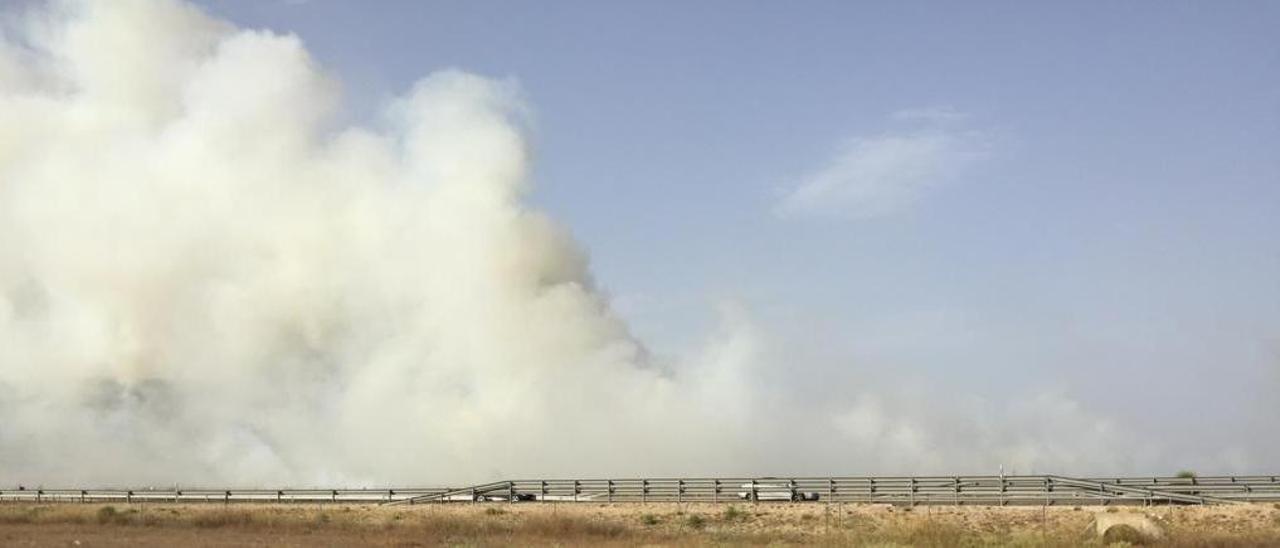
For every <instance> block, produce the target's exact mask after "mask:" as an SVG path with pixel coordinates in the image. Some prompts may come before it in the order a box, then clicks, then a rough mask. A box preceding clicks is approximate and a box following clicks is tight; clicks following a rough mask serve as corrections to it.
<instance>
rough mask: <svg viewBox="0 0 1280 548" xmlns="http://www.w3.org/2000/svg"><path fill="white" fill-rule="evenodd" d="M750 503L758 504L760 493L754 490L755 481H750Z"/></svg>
mask: <svg viewBox="0 0 1280 548" xmlns="http://www.w3.org/2000/svg"><path fill="white" fill-rule="evenodd" d="M751 502H753V503H754V502H760V492H759V491H758V490H756V480H754V479H753V480H751Z"/></svg>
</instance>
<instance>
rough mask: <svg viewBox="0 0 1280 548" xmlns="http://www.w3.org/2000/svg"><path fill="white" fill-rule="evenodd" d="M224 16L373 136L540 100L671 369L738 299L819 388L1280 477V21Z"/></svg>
mask: <svg viewBox="0 0 1280 548" xmlns="http://www.w3.org/2000/svg"><path fill="white" fill-rule="evenodd" d="M202 4H203V5H204V6H205V7H206V8H208V9H209V10H210V11H211V12H212V13H214V14H216V15H219V16H222V17H225V18H228V19H230V20H232V21H235V22H236V23H237V24H239V25H241V26H248V27H266V28H270V29H273V30H275V31H278V32H291V33H296V34H297V35H299V36H300V37H301V38H302V39H303V40H304V41H305V43H306V44H307V47H308V49H309V50H310V51H311V52H312V54H313V55H315V57H316V58H317V60H318V61H319V62H320V63H321V64H323V65H324V66H326V67H327V68H328V69H329V70H331V71H333V72H334V73H335V74H336V75H338V76H340V78H341V80H342V81H343V85H344V92H345V94H346V96H347V98H348V107H349V111H348V112H347V115H348V116H349V117H350V118H351V119H353V120H356V121H366V122H368V123H377V116H376V112H377V109H378V108H380V107H379V105H380V104H381V103H382V102H384V101H385V100H386V99H388V98H391V97H393V96H395V95H397V94H400V93H402V92H404V91H405V90H406V89H407V88H408V87H409V86H410V85H411V84H412V83H413V82H414V81H415V80H417V79H418V78H420V77H422V76H424V75H426V74H428V73H430V72H432V71H436V70H440V69H444V68H449V67H456V68H460V69H464V70H467V71H471V72H476V73H479V74H483V75H486V76H491V77H500V78H502V77H506V78H511V79H513V80H515V81H517V82H518V83H519V85H520V86H521V88H522V89H523V90H524V92H525V94H526V96H527V98H528V100H529V102H530V104H531V105H532V106H533V108H534V110H535V115H534V119H535V122H534V141H535V143H536V147H537V167H536V178H537V181H536V185H537V187H536V190H535V192H534V196H533V197H532V199H533V201H534V202H535V203H536V204H537V205H538V206H539V207H541V208H544V209H546V210H548V211H549V212H550V213H551V214H552V215H553V216H554V217H555V218H556V219H558V220H559V221H560V222H562V223H564V224H565V225H567V226H568V227H569V228H570V229H571V230H572V232H573V234H574V235H575V237H576V238H577V239H578V240H579V241H580V242H581V243H582V244H583V245H584V246H585V248H586V249H587V250H588V251H589V253H590V255H591V260H592V268H593V270H594V272H595V274H596V276H597V280H598V282H599V283H600V285H601V286H602V287H603V288H605V289H606V290H607V291H608V292H609V294H610V295H612V297H613V299H614V302H615V304H616V306H617V308H618V309H619V310H620V311H621V313H622V314H623V315H624V316H625V317H626V318H627V319H628V320H629V321H630V323H631V325H632V327H633V329H634V330H635V331H636V332H637V334H638V335H640V337H641V338H642V339H643V340H644V341H645V342H646V343H647V344H648V345H650V346H651V347H652V348H653V349H654V351H655V352H657V353H658V354H660V355H662V354H678V353H680V352H683V351H686V350H687V349H689V348H691V347H693V346H695V345H696V344H697V343H698V341H700V340H702V339H703V338H704V337H705V336H706V334H707V333H708V332H709V331H710V330H712V329H713V328H714V325H715V323H716V321H717V320H716V315H717V309H718V308H719V307H720V306H721V305H722V303H726V302H728V303H734V306H737V307H740V308H741V309H743V310H745V311H746V314H748V315H749V316H750V317H751V318H752V321H754V322H755V323H757V324H759V325H760V326H761V327H762V330H763V331H765V332H767V333H769V334H770V337H771V338H772V339H773V340H774V343H775V344H776V345H777V346H778V347H780V348H784V349H786V350H785V353H786V354H787V355H789V356H792V357H794V362H793V363H794V365H790V366H789V367H791V369H789V370H788V371H787V372H786V374H788V375H792V376H793V377H794V378H807V379H813V380H810V381H798V382H800V384H802V385H806V386H808V388H807V389H810V390H814V391H821V390H823V385H824V381H823V380H821V379H826V378H845V377H849V378H862V377H866V376H874V377H877V378H882V379H888V380H887V381H886V382H892V381H893V380H895V379H912V378H929V379H932V381H933V382H937V383H938V384H940V385H944V386H958V387H962V388H964V389H965V390H967V391H971V392H975V393H979V394H983V395H985V396H987V397H993V398H998V397H1000V395H1001V394H1004V393H1007V392H1008V391H1016V390H1020V389H1024V388H1027V387H1039V388H1043V387H1046V386H1049V387H1054V388H1055V389H1058V390H1062V391H1064V392H1066V393H1069V394H1071V395H1072V397H1074V398H1076V399H1078V400H1080V401H1081V402H1083V403H1084V405H1086V406H1088V407H1089V408H1091V409H1095V410H1097V411H1098V412H1099V413H1101V414H1103V415H1107V416H1115V417H1118V418H1120V419H1121V420H1123V421H1125V422H1126V423H1128V424H1132V425H1135V426H1136V427H1138V428H1151V429H1155V430H1157V431H1163V432H1169V433H1171V434H1172V433H1189V434H1190V435H1189V436H1187V438H1186V441H1177V438H1178V437H1177V436H1172V437H1173V438H1174V441H1172V442H1170V446H1171V447H1172V448H1174V449H1177V448H1179V447H1180V445H1179V444H1185V445H1187V446H1190V445H1191V444H1200V443H1210V444H1223V445H1229V444H1243V445H1242V447H1243V448H1244V449H1243V450H1245V451H1247V452H1250V453H1251V454H1253V455H1254V456H1255V457H1262V458H1264V459H1265V458H1270V459H1271V460H1272V461H1274V459H1275V458H1276V457H1278V456H1280V446H1277V445H1276V444H1275V442H1267V441H1256V440H1255V441H1250V440H1249V439H1248V438H1250V437H1251V436H1253V435H1256V433H1258V432H1262V431H1266V429H1268V428H1270V429H1272V430H1274V428H1275V425H1276V419H1277V417H1280V404H1277V403H1276V402H1275V400H1274V396H1273V394H1274V393H1275V390H1276V389H1277V388H1280V34H1278V33H1277V32H1276V29H1277V28H1280V4H1277V3H1274V2H1212V3H1211V2H1200V3H1191V2H1128V3H1114V2H1079V3H1062V4H1060V5H1046V4H1042V3H1020V2H984V3H964V4H960V3H942V2H938V3H932V2H885V3H879V4H872V3H854V2H817V1H814V2H803V3H795V2H773V3H765V2H729V1H724V2H713V1H704V2H696V3H695V2H628V3H624V2H554V3H549V2H390V1H388V2H378V3H367V2H339V1H336V0H311V1H307V2H298V1H294V2H265V1H258V0H252V1H251V0H204V1H203V2H202ZM805 189H808V190H805ZM796 196H803V197H802V198H796ZM1208 386H1218V387H1222V389H1223V392H1222V393H1223V394H1225V396H1221V397H1214V398H1209V399H1208V400H1206V398H1205V396H1204V395H1203V390H1204V389H1205V388H1206V387H1208ZM1170 424H1175V425H1177V428H1170V427H1169V426H1168V425H1170ZM1251 432H1252V433H1253V434H1250V433H1251ZM1268 444H1269V445H1268Z"/></svg>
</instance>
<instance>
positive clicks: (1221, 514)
mask: <svg viewBox="0 0 1280 548" xmlns="http://www.w3.org/2000/svg"><path fill="white" fill-rule="evenodd" d="M905 510H906V509H904V508H893V507H887V506H875V505H851V504H832V505H827V504H785V503H783V504H763V503H762V504H748V505H739V506H723V505H711V504H683V505H676V504H645V505H639V504H617V505H606V504H585V503H583V504H533V503H526V504H481V505H472V504H450V505H423V506H414V507H403V506H400V507H382V506H372V505H370V506H360V505H355V506H339V505H322V506H301V505H299V506H289V505H267V504H263V505H249V504H242V505H231V506H222V505H160V504H151V503H148V504H134V505H119V506H102V505H77V504H64V505H48V504H46V505H27V504H6V505H0V545H9V544H30V543H33V542H34V543H35V544H36V545H52V544H59V545H67V544H70V543H71V542H72V541H74V540H82V541H84V542H85V543H87V544H90V545H109V546H110V545H184V546H213V545H218V546H225V545H244V544H257V545H262V544H270V545H273V546H314V545H379V546H458V545H462V546H507V545H532V546H550V545H559V546H632V545H644V544H656V545H667V546H705V545H732V546H766V545H770V546H788V545H791V546H811V545H826V546H921V547H941V546H948V547H950V546H961V547H964V546H1025V547H1041V546H1043V547H1057V546H1063V547H1065V546H1091V545H1092V546H1103V545H1104V541H1103V539H1098V538H1096V537H1094V536H1092V534H1091V533H1090V532H1088V530H1089V525H1090V523H1091V522H1092V519H1093V516H1094V515H1095V513H1096V512H1106V510H1103V509H1092V508H1090V509H1083V510H1082V509H1073V508H1066V507H1063V508H1048V509H1041V508H989V507H987V508H977V507H917V508H914V509H912V510H911V511H905ZM1143 510H1144V509H1142V508H1129V509H1122V510H1117V511H1119V512H1143ZM1145 513H1146V514H1147V515H1149V516H1151V517H1152V518H1153V519H1155V520H1157V521H1158V522H1159V523H1161V524H1162V526H1164V527H1165V528H1166V529H1167V532H1168V537H1167V538H1166V539H1165V540H1164V541H1163V542H1161V543H1160V545H1161V546H1165V545H1168V546H1178V547H1209V546H1276V545H1280V509H1278V508H1274V507H1272V506H1271V505H1252V506H1245V507H1165V508H1158V509H1147V511H1146V512H1145ZM1112 534H1113V535H1122V534H1123V531H1117V532H1115V533H1112ZM1108 540H1117V541H1121V540H1129V541H1136V540H1137V539H1129V538H1119V537H1117V538H1115V539H1108Z"/></svg>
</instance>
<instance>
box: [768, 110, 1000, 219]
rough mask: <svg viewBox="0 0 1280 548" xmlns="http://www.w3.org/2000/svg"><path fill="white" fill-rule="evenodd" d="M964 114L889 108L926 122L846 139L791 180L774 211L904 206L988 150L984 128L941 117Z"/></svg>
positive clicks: (853, 213) (853, 212) (842, 211)
mask: <svg viewBox="0 0 1280 548" xmlns="http://www.w3.org/2000/svg"><path fill="white" fill-rule="evenodd" d="M965 117H966V115H964V114H963V113H961V112H958V111H955V110H952V109H919V110H911V111H901V112H899V113H896V114H894V116H893V118H894V119H896V120H907V119H910V120H913V121H920V122H926V124H925V126H926V127H924V128H918V127H917V128H912V129H907V130H897V131H889V132H886V133H882V134H880V135H875V136H869V137H855V138H852V139H849V140H848V141H846V142H844V143H843V144H842V145H841V146H840V147H839V149H838V151H837V153H836V154H835V155H834V157H833V158H831V159H830V160H828V161H827V163H826V165H825V166H823V167H822V168H820V169H818V170H816V171H814V172H812V173H811V174H809V175H808V176H805V177H802V178H800V180H799V181H798V182H797V183H795V184H793V185H791V186H790V187H789V190H788V191H787V192H786V194H785V195H784V196H783V197H782V199H781V200H780V201H779V202H778V204H777V205H776V206H775V208H774V213H775V214H777V215H778V216H779V217H782V218H805V217H828V218H845V219H866V218H872V217H881V216H885V215H890V214H893V213H896V212H899V211H901V210H903V209H904V208H906V207H908V206H910V205H911V204H913V203H915V202H916V201H918V200H920V199H921V198H922V197H923V196H925V195H927V194H928V193H929V192H931V191H933V190H935V189H936V188H938V187H940V186H942V185H945V184H946V183H948V182H950V181H951V180H953V179H954V178H955V176H956V175H957V174H959V173H961V172H963V171H964V170H965V169H966V168H967V167H969V166H970V165H971V164H973V163H974V162H975V161H978V160H980V159H982V158H983V157H985V156H986V155H987V154H988V151H989V149H990V145H989V143H990V138H989V135H987V134H986V133H985V132H982V131H978V130H973V129H964V128H956V127H951V126H954V124H943V123H941V121H943V119H944V118H945V119H946V121H948V122H959V121H962V120H964V118H965Z"/></svg>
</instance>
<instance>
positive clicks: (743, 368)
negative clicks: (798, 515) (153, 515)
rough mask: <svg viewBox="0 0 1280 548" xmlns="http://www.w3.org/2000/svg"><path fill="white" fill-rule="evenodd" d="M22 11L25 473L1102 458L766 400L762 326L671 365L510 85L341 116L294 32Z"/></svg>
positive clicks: (5, 415)
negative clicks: (360, 118)
mask: <svg viewBox="0 0 1280 548" xmlns="http://www.w3.org/2000/svg"><path fill="white" fill-rule="evenodd" d="M6 16H7V17H8V19H7V26H6V27H5V34H4V35H3V36H0V484H9V483H18V482H27V483H40V482H43V483H45V484H55V483H56V484H61V485H71V484H100V485H104V484H111V485H118V484H139V483H161V484H172V483H175V482H181V483H185V484H193V483H204V484H215V483H223V484H236V485H267V484H269V485H281V484H294V485H297V484H322V483H329V484H344V485H355V484H373V483H397V484H407V483H431V482H445V481H447V482H450V483H456V482H462V481H468V480H486V479H497V478H501V477H509V476H534V475H541V474H557V475H566V476H567V475H583V476H587V475H642V474H678V473H686V474H689V473H697V474H712V473H714V474H743V473H857V472H883V471H893V472H926V471H931V470H932V471H948V472H949V471H957V470H958V471H966V470H967V471H972V470H974V469H978V470H983V471H985V470H992V469H994V467H995V466H996V463H998V462H1005V463H1008V464H1015V465H1016V464H1018V463H1021V464H1022V466H1023V467H1024V470H1026V469H1028V468H1030V467H1035V466H1039V467H1041V468H1042V469H1047V468H1049V467H1051V466H1054V465H1062V466H1075V465H1079V466H1095V467H1096V465H1097V464H1098V463H1099V462H1102V461H1098V460H1088V459H1090V458H1091V457H1090V456H1091V455H1099V454H1102V453H1105V451H1103V449H1104V448H1105V447H1106V446H1107V444H1108V443H1110V441H1111V440H1112V438H1113V437H1114V436H1116V435H1117V434H1115V433H1114V431H1113V429H1112V427H1111V426H1110V425H1109V423H1107V422H1106V421H1102V420H1098V419H1094V418H1091V417H1090V416H1089V415H1088V414H1087V413H1083V412H1081V411H1080V410H1079V409H1078V406H1077V405H1076V404H1075V403H1073V402H1071V401H1070V400H1068V399H1065V398H1060V397H1053V396H1044V397H1040V398H1037V399H1033V400H1030V401H1024V402H1019V403H1015V404H1013V407H1012V410H1011V411H1012V412H1011V413H1009V414H1012V415H1016V416H1019V417H1023V419H1020V420H1019V421H1013V422H1010V421H1008V420H1005V419H1003V418H1001V417H995V416H994V415H1004V414H1006V412H1007V411H1010V410H1009V409H1006V408H1005V406H1004V405H1003V404H999V405H993V404H991V403H984V402H981V401H972V402H968V403H965V404H963V405H961V406H960V407H959V408H958V409H960V410H961V411H962V412H961V413H955V412H954V410H955V409H956V408H950V409H948V410H947V411H946V412H933V411H930V410H929V409H931V407H930V406H929V405H915V403H919V402H918V401H915V402H913V401H911V398H909V397H908V398H899V397H897V396H896V395H893V394H882V395H880V396H874V397H872V396H861V395H860V394H865V393H867V392H868V391H869V389H867V388H864V387H860V386H857V385H853V386H849V387H847V388H848V389H847V390H845V391H843V392H842V393H843V394H845V396H843V397H834V398H833V397H828V398H823V399H821V400H818V401H811V400H810V399H808V398H805V397H803V396H801V395H798V394H795V393H792V392H788V391H787V390H785V389H783V388H776V387H766V386H767V385H771V384H772V383H769V382H765V380H764V379H769V378H775V377H778V376H785V371H782V372H779V370H781V369H783V368H785V367H788V366H787V365H786V362H785V361H783V360H772V359H770V356H771V355H773V354H772V353H771V351H769V350H768V349H767V348H768V346H769V345H768V343H767V337H762V336H760V335H759V334H757V333H756V332H755V330H754V328H753V327H752V326H751V323H750V321H749V320H748V319H745V318H733V317H730V318H728V319H727V321H726V322H725V325H724V326H723V327H722V330H721V331H720V332H718V333H716V334H712V335H711V336H710V337H708V341H707V343H706V345H705V348H704V350H703V351H702V352H700V353H697V354H696V355H693V356H688V357H684V358H678V359H673V360H662V361H659V360H655V359H652V358H650V357H649V356H648V355H647V353H646V351H645V348H644V346H643V345H642V344H641V343H640V342H639V341H637V340H636V339H635V338H634V337H633V336H631V335H630V334H629V333H628V329H627V326H626V325H625V324H624V323H623V322H622V321H620V320H619V318H618V317H617V316H615V315H614V314H613V313H612V312H611V310H610V306H609V303H608V300H607V298H606V297H605V296H603V295H602V294H601V292H599V291H598V290H597V289H596V288H595V286H594V284H593V282H592V279H591V276H590V273H589V271H588V268H587V260H586V257H585V256H584V255H583V253H582V252H581V251H580V250H579V249H578V247H576V245H575V244H574V242H573V241H572V239H571V238H570V237H569V235H568V234H567V233H566V232H565V231H564V229H563V228H562V227H560V226H558V225H556V224H555V223H554V222H553V221H551V220H550V219H548V218H547V217H546V216H545V215H543V214H541V213H540V212H538V211H536V210H534V209H531V208H530V207H528V206H527V205H526V204H525V203H524V202H523V197H524V196H525V194H526V193H527V192H528V190H529V188H528V185H529V178H528V173H529V164H530V161H531V155H530V147H529V143H528V141H527V140H526V139H527V137H526V135H527V131H526V117H527V114H526V112H527V107H526V106H525V103H524V99H523V98H522V96H521V92H520V90H519V87H518V85H516V84H515V83H514V82H511V81H504V80H492V79H487V78H483V77H479V76H475V75H471V74H467V73H464V72H458V71H445V72H440V73H436V74H432V75H429V76H427V77H425V78H424V79H422V80H421V81H419V82H418V83H417V84H416V85H415V86H413V88H412V89H411V90H409V91H408V92H407V93H405V94H404V96H403V97H402V98H400V99H398V100H396V101H395V102H394V103H393V104H391V105H389V106H388V107H387V108H386V110H385V123H380V124H378V125H377V128H376V129H374V128H370V127H344V126H342V125H340V124H339V123H338V122H337V121H336V120H337V119H338V118H339V116H338V112H340V109H339V105H340V97H339V86H338V85H337V83H336V82H335V81H334V79H333V78H331V77H330V76H329V75H327V74H326V73H325V72H324V71H323V70H321V69H320V68H319V67H317V66H316V63H315V62H314V60H313V59H311V58H310V57H309V56H308V54H307V52H306V50H305V49H304V47H303V45H302V44H301V42H300V41H299V39H298V38H297V37H295V36H288V35H278V34H273V33H270V32H263V31H253V30H239V29H236V28H235V27H233V26H232V25H230V24H229V23H227V22H224V21H219V20H216V19H214V18H211V17H210V16H208V15H206V14H204V13H202V12H201V11H199V10H198V9H196V8H193V7H191V6H187V5H185V4H182V3H179V2H177V1H170V0H121V1H115V2H75V3H58V4H54V5H53V6H52V7H44V8H40V9H37V10H34V11H27V12H23V13H10V14H6ZM917 397H918V398H922V399H923V400H925V401H927V400H929V398H925V397H923V396H919V395H917ZM944 417H947V418H944ZM1046 423H1048V424H1050V425H1051V428H1052V429H1054V430H1055V432H1057V433H1059V434H1066V435H1065V436H1059V437H1051V436H1049V435H1048V434H1037V432H1041V431H1042V430H1044V428H1045V426H1044V425H1045V424H1046ZM1028 433H1030V434H1028ZM1054 440H1059V441H1054ZM1068 440H1069V441H1068ZM1099 458H1101V457H1099ZM1001 459H1003V460H1001ZM1081 459H1084V460H1081Z"/></svg>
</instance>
